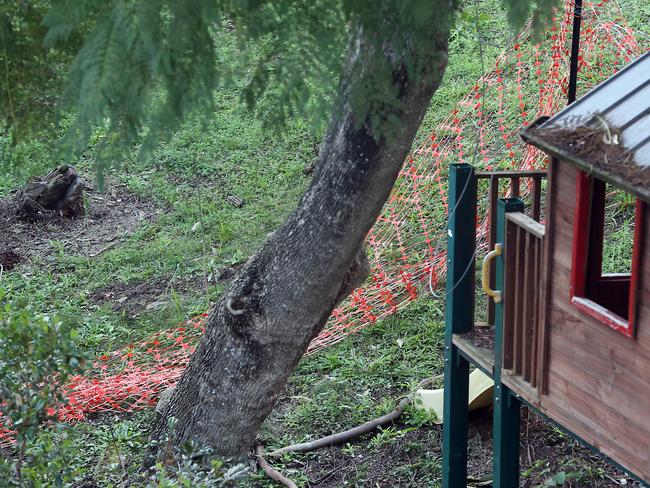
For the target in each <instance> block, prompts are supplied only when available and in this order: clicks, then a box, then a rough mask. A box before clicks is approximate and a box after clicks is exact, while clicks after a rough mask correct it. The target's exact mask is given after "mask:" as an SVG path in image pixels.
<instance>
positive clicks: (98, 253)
mask: <svg viewBox="0 0 650 488" xmlns="http://www.w3.org/2000/svg"><path fill="white" fill-rule="evenodd" d="M120 242H122V241H113V242H111V243H110V244H109V245H108V246H105V247H102V248H101V249H100V250H99V251H97V252H94V253H92V254H90V257H91V258H95V257H97V256H99V255H100V254H102V253H105V252H106V251H110V250H111V249H113V248H114V247H115V246H117V245H118V244H119V243H120Z"/></svg>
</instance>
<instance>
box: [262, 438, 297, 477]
mask: <svg viewBox="0 0 650 488" xmlns="http://www.w3.org/2000/svg"><path fill="white" fill-rule="evenodd" d="M255 457H256V458H257V464H259V465H260V468H262V469H263V470H264V472H265V473H266V476H268V477H269V478H271V479H272V480H274V481H277V482H278V483H282V484H283V485H284V486H287V487H288V488H298V485H296V484H295V483H294V482H293V481H291V480H290V479H289V478H287V477H286V476H283V475H282V474H281V473H280V472H279V471H276V470H275V469H273V468H272V467H271V466H270V465H269V463H267V462H266V459H264V450H263V449H262V444H258V445H257V446H256V447H255Z"/></svg>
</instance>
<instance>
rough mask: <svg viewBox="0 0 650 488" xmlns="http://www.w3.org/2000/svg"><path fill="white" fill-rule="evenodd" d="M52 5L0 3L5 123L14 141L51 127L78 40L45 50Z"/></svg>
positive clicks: (0, 108)
mask: <svg viewBox="0 0 650 488" xmlns="http://www.w3.org/2000/svg"><path fill="white" fill-rule="evenodd" d="M49 8H50V2H49V0H33V1H16V0H0V124H2V126H3V130H4V132H5V133H10V134H11V136H12V138H13V140H14V142H17V141H18V140H20V139H25V138H26V137H29V136H30V135H32V134H34V133H35V132H38V131H40V130H43V129H48V128H51V127H52V122H53V120H54V117H53V115H54V113H55V109H56V101H57V98H58V95H59V92H60V91H61V89H62V88H63V86H64V82H65V73H66V71H67V68H68V66H69V64H70V62H71V59H72V55H71V52H72V51H73V50H75V46H78V42H79V40H80V38H79V36H78V35H75V34H74V33H70V35H69V36H68V41H67V42H66V43H62V44H60V45H59V46H58V48H57V49H46V48H45V47H44V46H43V41H44V38H45V35H46V32H47V29H46V28H45V27H44V26H43V25H42V21H43V17H44V16H45V14H46V13H47V11H48V10H49Z"/></svg>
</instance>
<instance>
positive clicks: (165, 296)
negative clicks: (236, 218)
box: [90, 262, 244, 318]
mask: <svg viewBox="0 0 650 488" xmlns="http://www.w3.org/2000/svg"><path fill="white" fill-rule="evenodd" d="M243 264H244V263H243V262H242V263H237V264H235V265H232V266H226V267H224V268H221V269H219V270H218V271H217V272H216V273H215V274H216V275H217V283H226V282H228V281H230V280H231V279H232V278H234V277H235V275H236V274H237V271H238V270H239V269H240V268H241V267H242V266H243ZM207 288H208V283H206V280H205V277H204V276H203V275H202V274H201V273H193V274H187V275H179V276H164V277H158V278H153V279H151V280H148V281H143V282H138V283H120V282H117V283H112V284H110V285H108V286H105V287H103V288H100V289H99V290H96V291H95V292H93V293H92V294H91V295H90V299H91V300H92V301H93V302H95V303H98V304H102V303H107V302H110V303H112V305H113V310H115V311H116V312H119V313H124V314H125V315H127V316H128V317H130V318H135V317H137V316H138V315H140V314H142V313H143V312H147V311H155V310H157V309H160V308H163V307H164V306H166V305H167V303H169V301H170V300H171V299H172V297H171V295H172V291H173V292H174V293H177V294H179V295H181V296H184V295H189V294H190V293H192V294H197V293H203V292H205V290H206V289H207Z"/></svg>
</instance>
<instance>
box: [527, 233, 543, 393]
mask: <svg viewBox="0 0 650 488" xmlns="http://www.w3.org/2000/svg"><path fill="white" fill-rule="evenodd" d="M533 242H534V244H535V252H534V257H533V270H532V271H533V273H532V274H533V276H534V278H533V279H534V280H535V281H534V284H535V289H534V291H533V293H534V296H533V300H534V307H533V322H532V324H533V332H532V335H533V337H532V341H533V342H532V345H531V349H532V356H531V372H530V384H531V386H532V387H533V388H535V387H536V386H537V374H538V372H537V355H538V351H537V349H538V347H539V346H538V345H539V329H540V327H539V323H540V308H541V304H540V302H541V299H542V294H541V291H542V287H541V286H540V285H541V275H540V271H541V269H542V263H541V248H542V242H543V241H542V240H541V239H537V238H536V239H534V241H533Z"/></svg>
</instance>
